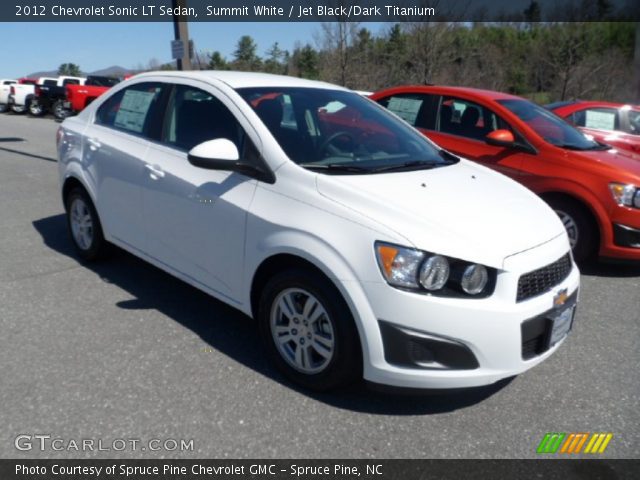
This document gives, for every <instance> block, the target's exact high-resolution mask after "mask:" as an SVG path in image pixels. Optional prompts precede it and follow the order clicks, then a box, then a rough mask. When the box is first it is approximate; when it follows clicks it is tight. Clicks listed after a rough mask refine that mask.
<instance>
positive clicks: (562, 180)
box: [371, 86, 640, 260]
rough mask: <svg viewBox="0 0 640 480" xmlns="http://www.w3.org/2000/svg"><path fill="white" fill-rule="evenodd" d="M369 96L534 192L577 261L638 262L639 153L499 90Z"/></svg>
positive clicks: (394, 91) (400, 90)
mask: <svg viewBox="0 0 640 480" xmlns="http://www.w3.org/2000/svg"><path fill="white" fill-rule="evenodd" d="M371 98H372V99H373V100H375V101H377V102H378V103H380V104H381V105H383V106H384V107H386V108H388V109H389V110H391V111H392V112H394V113H395V114H396V115H398V116H400V117H402V118H403V119H404V120H405V121H407V122H408V123H410V124H411V125H413V126H414V127H416V128H417V129H418V130H420V131H421V132H422V133H424V134H425V135H427V136H428V137H429V138H430V139H431V140H433V141H434V142H435V143H437V144H438V145H440V146H442V147H443V148H445V149H446V150H449V151H450V152H452V153H455V154H457V155H460V156H462V157H465V158H468V159H470V160H474V161H476V162H478V163H481V164H483V165H485V166H487V167H490V168H493V169H495V170H497V171H499V172H501V173H503V174H505V175H508V176H510V177H511V178H513V179H515V180H517V181H518V182H521V183H522V184H524V185H525V186H527V187H528V188H530V189H531V190H533V191H534V192H536V193H537V194H538V195H540V196H541V197H542V198H543V199H544V200H545V201H546V202H547V203H548V204H549V205H550V206H551V207H552V208H553V209H554V210H555V211H556V212H557V214H558V215H559V216H560V218H561V219H562V221H563V222H564V225H565V227H566V228H567V232H568V234H569V239H570V241H571V246H572V248H573V253H574V256H575V257H576V259H577V260H583V259H585V258H587V257H589V256H590V255H592V254H598V255H599V256H601V257H609V258H617V259H625V260H640V156H638V155H635V154H633V153H631V152H629V151H618V150H615V149H612V148H611V147H610V146H608V145H604V144H602V143H599V142H597V141H594V140H591V139H589V138H587V137H585V135H584V134H582V133H581V132H580V131H578V130H576V129H575V128H574V127H572V126H571V125H569V124H568V123H566V122H565V121H563V120H562V119H561V118H560V117H558V116H556V115H555V114H553V113H551V112H550V111H548V110H546V109H545V108H543V107H540V106H538V105H536V104H535V103H532V102H529V101H528V100H525V99H523V98H520V97H516V96H514V95H508V94H505V93H499V92H492V91H488V90H477V89H472V88H455V87H437V86H405V87H396V88H391V89H387V90H382V91H380V92H376V93H374V94H373V95H372V96H371ZM508 204H509V199H508V198H505V208H509V205H508Z"/></svg>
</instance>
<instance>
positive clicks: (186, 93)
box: [162, 85, 244, 151]
mask: <svg viewBox="0 0 640 480" xmlns="http://www.w3.org/2000/svg"><path fill="white" fill-rule="evenodd" d="M243 134H244V131H243V130H242V127H240V125H239V124H238V121H237V120H236V118H235V117H234V116H233V114H232V113H231V112H230V111H229V109H228V108H227V107H226V106H225V105H224V104H223V103H222V102H221V101H220V100H218V99H217V98H216V97H215V96H213V95H212V94H211V93H208V92H205V91H204V90H200V89H198V88H195V87H190V86H187V85H177V86H176V87H175V88H174V91H173V94H172V96H171V99H170V100H169V105H168V107H167V114H166V118H165V124H164V128H163V134H162V141H163V142H164V143H167V144H169V145H171V146H174V147H177V148H180V149H182V150H187V151H188V150H191V149H192V148H193V147H195V146H196V145H199V144H201V143H203V142H206V141H207V140H213V139H216V138H226V139H228V140H231V141H232V142H233V143H234V144H235V145H236V147H238V151H242V140H243Z"/></svg>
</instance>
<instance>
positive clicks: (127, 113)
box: [96, 82, 162, 135]
mask: <svg viewBox="0 0 640 480" xmlns="http://www.w3.org/2000/svg"><path fill="white" fill-rule="evenodd" d="M161 93H162V84H160V83H155V82H153V83H151V82H149V83H138V84H135V85H132V86H130V87H127V88H125V89H123V90H120V91H119V92H117V93H115V94H114V95H112V96H111V97H110V98H109V99H107V101H105V102H104V103H103V104H102V105H100V107H99V108H98V111H97V112H96V123H97V124H98V125H102V126H105V127H111V128H115V129H117V130H122V131H125V132H127V133H133V134H136V135H145V134H146V133H147V130H148V126H149V124H150V120H151V119H152V118H153V117H154V111H155V110H156V109H157V107H158V106H159V101H160V96H161Z"/></svg>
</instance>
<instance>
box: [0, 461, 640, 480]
mask: <svg viewBox="0 0 640 480" xmlns="http://www.w3.org/2000/svg"><path fill="white" fill-rule="evenodd" d="M639 475H640V460H595V459H594V460H585V459H575V460H117V459H116V460H51V459H48V460H15V459H13V460H0V478H2V480H17V479H22V480H32V479H41V480H50V479H55V480H80V479H82V480H89V479H108V480H125V479H126V480H143V479H157V480H181V479H184V480H205V479H212V478H216V479H221V480H223V479H235V480H238V479H256V480H258V479H260V480H262V479H272V480H308V479H315V480H317V479H327V480H355V479H361V480H373V479H375V480H397V479H401V480H450V479H451V480H481V479H482V480H484V479H491V480H493V479H496V480H533V479H536V480H538V479H540V478H544V479H545V480H614V479H615V480H627V479H628V480H637V478H638V476H639Z"/></svg>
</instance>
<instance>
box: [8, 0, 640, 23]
mask: <svg viewBox="0 0 640 480" xmlns="http://www.w3.org/2000/svg"><path fill="white" fill-rule="evenodd" d="M183 3H184V5H185V6H184V7H174V6H173V2H172V0H40V1H38V0H13V1H10V0H3V1H2V2H0V22H161V21H173V19H174V15H176V14H177V15H179V16H181V20H183V21H189V22H318V21H321V22H336V21H345V22H430V21H439V22H448V21H460V22H466V21H484V22H501V21H515V22H532V21H569V22H571V21H640V9H639V8H638V7H637V0H608V1H606V2H603V1H598V0H560V1H558V0H415V1H412V0H355V1H346V0H313V1H312V0H185V1H184V2H183ZM176 8H177V9H176Z"/></svg>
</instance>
